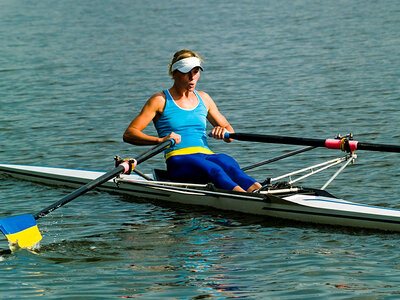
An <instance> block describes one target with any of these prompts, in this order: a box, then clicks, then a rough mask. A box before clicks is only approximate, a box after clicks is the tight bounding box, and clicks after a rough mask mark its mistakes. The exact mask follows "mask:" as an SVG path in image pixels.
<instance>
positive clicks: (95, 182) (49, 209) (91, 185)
mask: <svg viewBox="0 0 400 300" xmlns="http://www.w3.org/2000/svg"><path fill="white" fill-rule="evenodd" d="M124 163H127V164H129V163H128V162H124ZM124 172H125V167H124V166H123V165H122V164H121V165H119V166H118V167H116V168H115V169H114V170H112V171H110V172H108V173H106V174H104V175H102V176H100V177H99V178H97V179H95V180H93V181H91V182H89V183H87V184H85V185H84V186H82V187H80V188H79V189H77V190H75V191H73V192H72V193H70V194H68V195H67V196H65V197H63V198H62V199H60V200H59V201H57V202H55V203H53V204H52V205H50V206H48V207H46V208H44V209H42V210H41V211H40V212H38V213H37V214H36V215H34V216H33V217H34V218H35V220H37V219H40V218H41V217H44V216H45V215H47V214H49V213H51V212H52V211H53V210H55V209H57V208H59V207H61V206H63V205H65V204H67V203H68V202H70V201H72V200H74V199H75V198H77V197H79V196H81V195H83V194H84V193H86V192H88V191H90V190H92V189H94V188H95V187H97V186H99V185H101V184H103V183H104V182H106V181H108V180H110V179H112V178H114V177H115V176H117V175H118V174H121V173H124Z"/></svg>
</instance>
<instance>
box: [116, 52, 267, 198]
mask: <svg viewBox="0 0 400 300" xmlns="http://www.w3.org/2000/svg"><path fill="white" fill-rule="evenodd" d="M200 70H201V71H203V68H202V67H201V58H200V56H199V55H197V54H196V53H195V52H193V51H190V50H185V49H184V50H180V51H178V52H176V53H175V54H174V57H173V58H172V61H171V63H170V65H169V75H170V76H171V77H172V78H173V80H174V84H173V85H172V87H171V88H170V89H168V90H164V91H163V92H160V93H156V94H154V95H153V96H151V97H150V99H149V100H148V101H147V102H146V104H145V105H144V107H143V108H142V110H141V112H140V113H139V115H137V116H136V117H135V118H134V119H133V121H132V122H131V123H130V125H129V126H128V128H127V129H126V131H125V133H124V136H123V139H124V141H125V142H127V143H130V144H134V145H154V144H158V143H162V142H164V141H166V140H169V139H173V140H175V145H174V146H173V147H170V148H168V149H167V150H166V153H165V158H166V164H167V171H168V175H169V176H170V178H171V179H172V180H174V181H180V182H204V181H208V182H209V181H211V182H212V183H214V184H215V186H216V187H218V188H222V189H226V190H233V191H241V192H245V191H247V192H253V191H255V190H257V189H259V188H260V187H261V185H260V184H259V183H258V182H257V181H256V180H255V179H253V178H252V177H250V176H248V175H247V174H245V173H244V172H243V171H242V170H241V169H240V167H239V165H238V163H237V162H236V161H235V160H234V159H233V158H232V157H230V156H228V155H226V154H214V153H213V152H212V151H211V150H210V148H209V146H208V143H207V134H206V124H207V120H208V121H209V122H210V123H211V124H212V125H213V126H214V128H213V129H212V131H211V135H212V136H213V137H214V138H216V139H223V140H224V141H225V142H231V140H229V139H224V134H225V133H226V132H234V130H233V128H232V126H231V125H230V124H229V122H228V121H227V120H226V118H225V117H224V116H223V115H222V114H221V113H220V112H219V110H218V108H217V106H216V104H215V103H214V101H213V100H212V99H211V97H210V96H209V95H208V94H207V93H205V92H201V91H196V89H195V88H196V84H197V81H198V80H199V78H200ZM151 121H153V123H154V125H155V127H156V130H157V133H158V137H156V136H150V135H147V134H145V133H143V129H144V128H146V126H147V125H148V124H149V123H150V122H151Z"/></svg>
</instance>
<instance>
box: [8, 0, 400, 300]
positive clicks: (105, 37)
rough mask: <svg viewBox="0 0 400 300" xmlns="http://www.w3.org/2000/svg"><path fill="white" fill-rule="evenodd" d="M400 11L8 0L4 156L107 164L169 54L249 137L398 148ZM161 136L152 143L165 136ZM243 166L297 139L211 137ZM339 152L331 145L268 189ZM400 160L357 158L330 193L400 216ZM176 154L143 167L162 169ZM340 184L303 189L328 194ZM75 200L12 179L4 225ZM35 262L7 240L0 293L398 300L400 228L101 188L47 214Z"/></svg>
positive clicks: (337, 4) (274, 171)
mask: <svg viewBox="0 0 400 300" xmlns="http://www.w3.org/2000/svg"><path fill="white" fill-rule="evenodd" d="M399 28H400V6H399V3H398V1H396V0H388V1H372V0H367V1H306V0H298V1H240V2H239V3H235V2H227V1H209V0H206V1H196V3H195V2H187V1H149V2H146V1H127V0H126V1H48V0H44V1H38V2H29V1H19V0H17V1H7V0H4V1H1V3H0V45H1V46H0V162H1V163H16V164H31V165H47V166H54V167H70V168H79V169H94V170H109V169H111V168H112V167H113V157H114V155H116V154H119V155H121V156H124V157H132V156H134V155H135V154H137V153H141V152H142V151H143V148H138V147H133V146H131V145H128V144H124V143H123V142H122V133H123V132H124V130H125V128H126V127H127V126H128V124H129V122H130V121H131V119H132V118H133V117H134V116H135V115H136V114H137V113H138V112H139V110H140V109H141V107H142V105H143V104H144V101H145V100H146V99H147V98H148V97H149V96H150V95H151V94H153V93H155V92H158V91H160V90H162V89H165V88H168V87H170V85H171V79H170V78H169V77H168V75H167V66H168V63H169V61H170V58H171V56H172V54H173V53H174V52H175V51H176V50H178V49H181V48H190V49H193V50H195V51H197V52H199V53H200V55H202V56H203V58H204V59H205V64H204V68H205V72H203V73H202V75H201V79H200V82H199V85H198V89H199V90H204V91H207V92H208V93H209V94H210V95H211V96H212V97H213V99H214V100H215V102H216V103H217V104H218V106H219V108H220V110H221V111H222V112H223V114H224V115H225V116H226V117H227V118H228V119H229V121H230V123H231V124H232V126H233V127H234V128H235V129H236V131H238V132H251V133H261V134H262V133H265V134H275V135H291V136H304V137H315V138H329V137H333V136H335V135H336V134H338V133H341V134H346V133H349V132H352V133H353V134H354V135H355V137H356V139H358V140H360V141H363V142H377V143H387V144H397V145H398V144H400V134H399V128H400V113H399V109H400V89H399V86H400V71H399V70H400V68H399V61H400V47H399V43H400V31H399ZM146 130H147V132H148V133H154V129H153V128H152V127H151V126H150V127H149V128H148V129H146ZM210 145H211V147H212V148H213V150H215V151H216V152H226V153H229V154H231V155H232V156H234V157H235V158H236V159H237V160H238V161H239V163H240V164H241V165H243V166H246V165H248V164H251V163H254V162H257V161H260V160H264V159H267V158H271V157H273V156H275V155H279V154H282V152H283V151H288V150H292V149H297V148H296V147H291V146H280V145H267V144H256V143H251V144H250V143H245V142H234V143H232V144H229V145H228V144H225V143H221V142H219V141H214V140H210ZM335 155H341V153H337V152H335V151H333V150H324V149H318V150H314V151H312V152H308V153H305V154H302V155H300V156H299V157H296V158H294V159H288V160H285V161H284V162H283V163H275V164H271V165H268V166H266V167H264V168H260V169H254V170H252V171H250V172H249V173H250V174H251V175H252V176H254V177H256V178H258V179H259V180H264V179H265V177H269V176H277V175H281V174H283V173H286V172H287V171H289V170H292V169H295V168H301V167H304V166H306V165H308V164H313V163H316V162H320V161H321V160H323V159H326V158H332V157H334V156H335ZM399 163H400V155H399V154H389V153H371V152H361V151H360V152H359V158H358V159H357V161H356V164H355V165H354V166H351V167H349V169H348V170H347V171H346V172H345V173H344V174H342V175H341V176H340V177H339V178H338V179H337V180H335V181H334V183H333V184H332V185H331V186H330V187H329V189H328V190H329V191H330V192H331V193H333V194H334V195H337V196H339V197H341V198H344V199H347V200H350V201H355V202H360V203H366V204H374V205H381V206H388V207H393V208H400V197H399V188H398V186H399V185H398V183H399V180H400V176H399V174H400V168H399ZM163 164H164V163H163V161H162V158H161V156H159V157H155V158H153V159H151V160H150V161H149V162H148V163H146V164H143V166H142V167H141V170H142V171H143V172H149V171H150V170H151V168H152V167H163ZM327 176H328V175H325V176H315V178H311V179H310V180H308V181H307V182H305V183H304V184H305V185H307V186H312V187H317V188H318V187H321V186H322V184H323V183H324V180H326V179H327ZM69 192H70V189H67V188H52V187H48V186H43V185H38V184H34V183H29V182H25V181H16V180H13V179H10V178H6V177H2V180H1V182H0V203H1V210H0V217H7V216H10V215H16V214H23V213H34V212H37V211H38V210H40V209H42V208H44V207H45V206H47V205H49V204H51V203H53V202H55V201H56V200H58V199H60V198H61V197H62V196H64V195H66V194H67V193H69ZM38 225H39V228H40V230H41V232H42V233H43V235H44V238H43V240H42V242H41V244H40V248H39V249H37V250H36V251H35V252H28V251H19V252H17V253H13V254H10V253H9V251H8V244H7V241H6V240H5V238H3V239H1V240H0V249H2V250H1V252H0V253H1V254H0V278H1V279H0V282H1V285H0V298H2V299H17V298H28V299H32V298H36V297H42V298H44V299H113V298H136V299H160V298H162V297H166V298H170V299H224V298H235V297H236V298H249V299H304V298H308V299H321V298H332V299H333V298H336V299H398V297H399V296H398V294H399V292H400V288H399V283H400V277H399V268H400V264H399V253H400V251H399V250H400V248H399V241H400V236H399V235H398V234H385V233H379V232H366V231H362V230H358V231H355V230H351V229H338V228H333V227H321V226H311V225H302V224H296V223H294V222H285V221H277V220H265V219H262V218H256V217H249V216H241V215H236V214H226V213H220V212H216V211H213V210H207V209H197V208H188V207H181V206H176V205H174V206H169V205H162V204H159V203H146V202H141V201H139V200H137V199H134V198H132V197H123V196H119V195H113V194H106V193H99V192H91V193H89V194H87V195H85V196H82V197H81V198H79V199H77V200H74V201H73V202H71V203H70V204H68V205H67V206H66V207H63V208H60V209H59V210H57V211H55V212H53V213H52V214H50V215H49V216H46V217H45V218H43V219H41V220H40V221H39V222H38Z"/></svg>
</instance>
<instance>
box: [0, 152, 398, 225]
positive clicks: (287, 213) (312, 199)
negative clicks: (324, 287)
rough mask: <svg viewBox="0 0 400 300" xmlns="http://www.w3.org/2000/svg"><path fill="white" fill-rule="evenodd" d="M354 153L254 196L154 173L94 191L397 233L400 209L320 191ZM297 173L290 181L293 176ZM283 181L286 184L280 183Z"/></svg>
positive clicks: (62, 173) (22, 169)
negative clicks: (322, 176) (324, 175)
mask: <svg viewBox="0 0 400 300" xmlns="http://www.w3.org/2000/svg"><path fill="white" fill-rule="evenodd" d="M355 157H356V156H355V155H354V154H351V155H346V156H345V157H341V158H337V159H334V160H331V161H328V162H325V163H322V164H318V165H315V166H311V167H309V168H304V169H301V170H299V171H296V172H291V173H288V174H285V175H283V176H279V177H277V178H273V179H271V180H270V182H269V183H267V184H265V185H264V187H263V189H262V190H261V191H259V192H258V193H251V194H249V193H240V192H232V191H225V190H221V189H217V188H215V187H214V186H213V185H211V184H191V183H178V182H171V181H168V180H166V179H163V176H165V175H166V174H165V172H163V171H160V170H156V171H155V172H154V174H152V175H147V176H146V177H150V178H148V179H145V178H143V177H141V176H139V175H136V174H132V175H125V174H122V175H120V176H119V177H117V178H115V179H111V180H108V181H107V182H105V183H103V184H102V185H101V186H99V187H98V189H100V190H104V191H108V192H116V193H121V194H128V195H132V196H134V197H135V198H141V199H149V200H156V201H168V202H175V203H182V204H186V205H200V206H208V207H212V208H216V209H220V210H225V211H235V212H240V213H243V214H253V215H262V216H267V217H275V218H282V219H289V220H294V221H300V222H307V223H318V224H328V225H340V226H350V227H359V228H366V229H375V230H387V231H400V210H397V209H390V208H384V207H376V206H370V205H364V204H359V203H354V202H350V201H345V200H343V199H339V198H336V197H334V196H333V195H331V194H329V193H328V192H326V191H325V187H326V186H327V184H329V183H330V181H332V180H333V178H334V177H336V176H337V174H338V172H339V171H341V170H343V168H344V167H345V166H347V165H348V164H349V163H350V162H352V161H354V159H355ZM338 164H342V168H341V169H340V170H339V171H338V172H337V173H336V174H335V175H334V176H333V177H332V178H331V179H330V180H328V182H327V184H325V185H324V187H323V188H322V189H310V188H303V187H296V186H295V185H293V183H294V182H296V181H298V180H301V179H303V178H304V177H307V176H310V175H313V174H317V173H318V172H320V171H322V170H325V169H327V168H329V167H332V166H335V165H338ZM304 172H309V173H308V174H306V175H301V176H299V177H298V178H297V179H292V178H293V177H294V176H295V175H298V174H300V173H304ZM0 173H2V174H7V175H10V176H13V177H17V178H21V179H25V180H30V181H34V182H40V183H45V184H51V185H60V186H69V187H74V188H76V187H79V186H82V185H83V184H87V183H88V182H90V181H92V180H94V179H96V178H98V177H99V176H101V175H103V174H104V173H105V172H99V171H85V170H76V169H65V168H53V167H40V166H26V165H11V164H0ZM284 177H287V178H289V179H290V181H288V182H285V183H283V182H279V183H276V184H273V182H274V181H275V182H277V181H280V180H282V179H283V178H284Z"/></svg>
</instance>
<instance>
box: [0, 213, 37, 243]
mask: <svg viewBox="0 0 400 300" xmlns="http://www.w3.org/2000/svg"><path fill="white" fill-rule="evenodd" d="M0 230H1V231H2V232H3V233H4V235H5V236H6V237H7V239H8V240H9V241H10V242H11V243H13V244H18V246H19V247H21V248H29V247H33V246H34V245H35V244H37V243H38V242H39V241H40V240H41V239H42V235H41V234H40V232H39V229H38V227H37V224H36V220H35V218H34V217H33V216H32V215H22V216H15V217H10V218H5V219H1V220H0Z"/></svg>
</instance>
